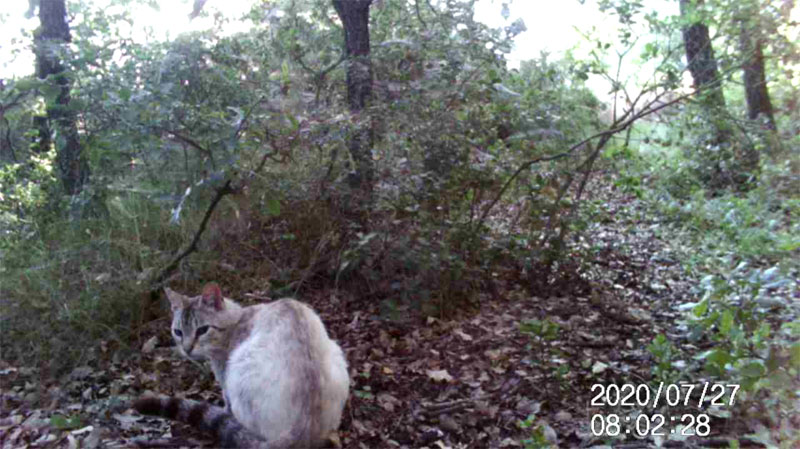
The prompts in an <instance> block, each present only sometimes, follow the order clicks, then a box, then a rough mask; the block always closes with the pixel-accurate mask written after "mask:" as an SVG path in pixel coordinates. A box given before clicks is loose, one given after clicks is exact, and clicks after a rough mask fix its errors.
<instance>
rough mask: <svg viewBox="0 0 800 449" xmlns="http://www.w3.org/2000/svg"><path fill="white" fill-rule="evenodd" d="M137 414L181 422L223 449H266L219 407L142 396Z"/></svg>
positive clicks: (262, 443) (169, 398)
mask: <svg viewBox="0 0 800 449" xmlns="http://www.w3.org/2000/svg"><path fill="white" fill-rule="evenodd" d="M133 408H135V409H136V410H137V411H138V412H139V413H141V414H143V415H154V416H162V417H164V418H169V419H172V420H175V421H181V422H184V423H186V424H189V425H191V426H193V427H196V428H198V429H200V430H204V431H206V432H209V433H211V434H212V435H214V436H216V437H217V438H218V439H219V444H220V446H222V447H225V448H242V449H244V448H248V449H268V447H267V443H266V441H265V440H264V439H263V438H261V437H259V436H258V435H256V434H255V433H253V432H251V431H250V430H248V429H246V428H245V427H244V426H242V425H241V424H240V423H239V422H238V421H236V419H235V418H234V417H233V415H231V414H230V413H228V412H227V411H225V409H224V408H222V407H217V406H213V405H209V404H206V403H204V402H197V401H192V400H189V399H180V398H173V397H168V396H145V397H143V398H140V399H138V400H136V402H134V403H133Z"/></svg>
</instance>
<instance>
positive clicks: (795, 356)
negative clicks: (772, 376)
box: [789, 342, 800, 368]
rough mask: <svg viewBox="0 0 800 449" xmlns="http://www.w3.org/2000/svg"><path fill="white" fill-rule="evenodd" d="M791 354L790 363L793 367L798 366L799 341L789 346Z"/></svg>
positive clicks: (799, 354)
mask: <svg viewBox="0 0 800 449" xmlns="http://www.w3.org/2000/svg"><path fill="white" fill-rule="evenodd" d="M789 353H790V354H791V363H792V367H793V368H800V342H797V343H795V344H793V345H792V346H791V347H790V348H789Z"/></svg>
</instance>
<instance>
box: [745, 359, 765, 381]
mask: <svg viewBox="0 0 800 449" xmlns="http://www.w3.org/2000/svg"><path fill="white" fill-rule="evenodd" d="M740 372H741V373H742V376H744V377H750V378H759V377H763V376H764V374H765V373H766V372H767V369H766V368H765V367H764V362H763V361H762V360H758V359H751V360H750V361H749V362H748V363H747V364H745V365H744V366H742V368H741V369H740Z"/></svg>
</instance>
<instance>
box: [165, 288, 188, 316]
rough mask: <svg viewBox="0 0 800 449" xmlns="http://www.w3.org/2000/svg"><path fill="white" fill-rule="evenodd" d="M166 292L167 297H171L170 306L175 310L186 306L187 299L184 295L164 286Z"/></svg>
mask: <svg viewBox="0 0 800 449" xmlns="http://www.w3.org/2000/svg"><path fill="white" fill-rule="evenodd" d="M164 293H166V294H167V299H169V306H170V308H171V309H172V310H173V311H175V310H178V309H182V308H183V307H184V304H185V301H184V298H183V295H181V294H180V293H177V292H174V291H172V290H171V289H170V288H169V287H166V288H164Z"/></svg>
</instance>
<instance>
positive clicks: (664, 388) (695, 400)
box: [589, 382, 739, 438]
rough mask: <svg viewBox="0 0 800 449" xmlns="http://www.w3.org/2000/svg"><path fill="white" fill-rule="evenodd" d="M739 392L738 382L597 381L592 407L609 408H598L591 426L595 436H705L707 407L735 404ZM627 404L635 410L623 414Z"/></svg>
mask: <svg viewBox="0 0 800 449" xmlns="http://www.w3.org/2000/svg"><path fill="white" fill-rule="evenodd" d="M738 392H739V385H738V384H727V383H717V382H705V383H701V384H693V383H677V384H667V383H664V382H661V383H659V384H658V385H656V386H655V387H651V386H650V385H647V384H638V385H637V384H629V383H626V384H622V385H617V384H608V385H605V384H594V385H592V388H591V400H590V402H589V406H590V407H600V408H608V410H607V411H604V410H600V411H595V412H594V413H593V414H592V415H591V420H590V422H589V427H590V430H591V432H592V435H594V436H608V437H616V436H620V435H631V436H634V437H636V438H648V437H656V436H668V435H671V434H673V435H674V434H679V435H684V436H690V435H697V436H700V437H705V436H708V435H709V434H710V433H711V418H710V416H709V414H708V413H706V410H707V408H708V407H733V405H734V403H735V401H736V393H738ZM624 407H629V408H631V409H633V410H632V411H631V413H625V412H624V411H623V412H622V413H619V412H618V411H620V410H623V408H624ZM665 411H666V412H665Z"/></svg>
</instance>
